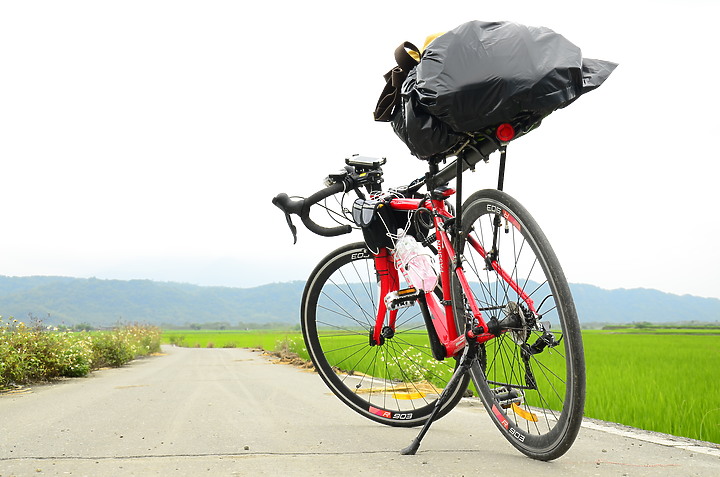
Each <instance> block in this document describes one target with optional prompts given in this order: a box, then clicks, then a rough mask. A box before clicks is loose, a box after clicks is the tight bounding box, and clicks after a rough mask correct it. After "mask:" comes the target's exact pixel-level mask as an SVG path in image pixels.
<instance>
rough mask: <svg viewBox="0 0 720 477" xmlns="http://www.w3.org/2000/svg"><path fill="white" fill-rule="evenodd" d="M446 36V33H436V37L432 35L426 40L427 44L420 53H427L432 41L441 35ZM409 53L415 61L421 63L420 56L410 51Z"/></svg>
mask: <svg viewBox="0 0 720 477" xmlns="http://www.w3.org/2000/svg"><path fill="white" fill-rule="evenodd" d="M444 34H445V32H441V33H435V34H434V35H430V36H428V37H427V38H425V44H424V45H423V47H422V49H421V50H420V53H422V52H423V51H425V49H426V48H427V47H428V45H430V43H432V41H433V40H434V39H435V38H437V37H439V36H440V35H444ZM408 53H409V54H410V56H412V57H413V58H414V59H415V61H420V55H418V54H417V52H415V51H408Z"/></svg>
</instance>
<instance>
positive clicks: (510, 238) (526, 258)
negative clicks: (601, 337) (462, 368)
mask: <svg viewBox="0 0 720 477" xmlns="http://www.w3.org/2000/svg"><path fill="white" fill-rule="evenodd" d="M462 228H463V232H464V234H463V236H464V237H465V243H464V244H463V246H462V247H461V252H462V254H463V258H464V261H463V269H464V271H465V274H466V277H467V280H468V282H469V284H470V293H469V294H470V295H471V296H466V293H464V292H463V290H462V288H461V286H460V284H459V280H458V278H457V277H454V280H453V293H454V299H453V301H454V304H455V309H456V319H457V320H458V326H460V325H464V324H465V322H466V321H470V325H471V327H472V326H475V325H476V321H475V319H474V317H473V315H472V313H471V312H470V306H469V303H470V300H474V301H475V303H476V304H477V308H479V310H480V313H481V314H482V316H483V319H484V320H485V321H486V322H490V323H491V324H492V326H493V333H494V334H495V335H496V337H494V338H492V339H490V340H489V341H487V342H486V343H484V344H482V345H480V348H479V352H478V359H477V360H476V362H475V363H474V365H473V366H472V377H473V381H474V383H475V386H476V387H477V390H478V392H479V394H480V397H481V398H482V401H483V404H484V405H485V408H486V409H487V411H488V413H489V414H490V417H491V418H492V419H493V421H494V423H495V425H496V426H497V427H498V428H499V429H500V431H501V432H502V434H503V435H504V436H505V437H506V438H507V440H508V441H509V442H510V443H511V444H512V445H513V446H515V447H516V448H517V449H519V450H520V451H521V452H523V453H524V454H526V455H527V456H529V457H532V458H534V459H539V460H551V459H555V458H557V457H559V456H561V455H563V454H564V453H565V452H566V451H567V450H568V449H569V448H570V446H571V445H572V443H573V442H574V440H575V437H576V436H577V434H578V431H579V429H580V424H581V421H582V414H583V408H584V403H585V360H584V356H583V345H582V337H581V333H580V325H579V323H578V318H577V313H576V311H575V305H574V304H573V299H572V295H571V294H570V288H569V287H568V283H567V280H566V279H565V275H564V274H563V271H562V269H561V268H560V264H559V262H558V260H557V258H556V256H555V253H554V252H553V250H552V248H551V247H550V244H549V243H548V241H547V239H546V238H545V235H544V234H543V232H542V231H541V230H540V228H539V227H538V225H537V223H536V222H535V221H534V220H533V218H532V217H531V216H530V214H529V213H528V212H527V211H526V210H525V208H524V207H523V206H522V205H520V204H519V203H518V202H517V201H516V200H514V199H513V198H512V197H510V196H509V195H507V194H505V193H503V192H501V191H497V190H485V191H479V192H476V193H475V194H473V195H472V196H470V197H469V198H468V200H467V201H466V205H465V206H464V207H463V215H462ZM466 290H467V289H466Z"/></svg>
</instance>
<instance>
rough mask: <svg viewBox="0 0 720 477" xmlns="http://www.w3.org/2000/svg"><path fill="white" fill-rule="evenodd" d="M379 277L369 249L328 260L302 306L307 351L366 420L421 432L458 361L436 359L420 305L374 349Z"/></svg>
mask: <svg viewBox="0 0 720 477" xmlns="http://www.w3.org/2000/svg"><path fill="white" fill-rule="evenodd" d="M378 290H379V287H378V277H377V272H376V271H375V264H374V260H373V254H372V253H371V252H370V251H369V250H368V248H367V247H366V245H365V244H364V243H362V242H358V243H353V244H349V245H346V246H343V247H340V248H338V249H337V250H335V251H333V252H331V253H330V254H328V255H327V256H326V257H325V258H324V259H323V260H322V261H320V263H319V264H318V265H317V267H316V268H315V269H314V270H313V272H312V273H311V274H310V278H309V279H308V281H307V283H306V286H305V290H304V292H303V297H302V304H301V324H302V331H303V336H304V339H305V345H306V347H307V350H308V353H309V354H310V358H311V359H312V362H313V364H314V365H315V369H316V370H317V372H318V373H319V374H320V376H321V377H322V379H323V380H324V381H325V383H326V384H327V386H328V387H329V388H330V389H331V390H332V392H333V393H334V394H335V395H336V396H337V397H338V398H340V400H341V401H342V402H343V403H345V404H346V405H348V406H349V407H350V408H351V409H353V410H354V411H356V412H358V413H359V414H361V415H363V416H365V417H366V418H368V419H371V420H373V421H375V422H379V423H382V424H385V425H390V426H399V427H413V426H418V425H422V424H423V423H424V422H425V421H426V420H427V418H428V417H429V415H430V413H431V412H432V410H433V408H434V406H435V401H436V400H437V398H438V397H439V394H440V392H441V391H442V389H443V388H444V387H445V385H446V383H447V381H448V380H449V378H450V376H451V375H452V373H453V371H454V369H455V367H457V360H456V359H454V358H445V359H444V360H442V361H438V360H436V359H435V358H433V354H432V351H431V348H430V344H429V339H428V333H427V331H426V328H425V323H424V321H423V318H422V316H421V313H420V309H419V305H418V304H417V303H416V304H414V305H413V306H411V307H409V308H402V309H400V310H399V312H398V317H397V321H396V328H395V330H394V334H393V335H392V336H389V337H387V338H385V340H384V342H383V344H381V345H372V344H371V340H370V330H371V329H372V328H373V326H374V323H375V315H376V310H377V305H378V300H380V299H382V298H383V297H378V296H377V295H378V293H379V292H378ZM468 383H469V376H465V377H464V378H463V381H461V383H460V384H459V385H458V386H457V388H456V389H455V390H453V391H452V394H451V396H450V397H449V399H448V401H447V402H446V403H445V404H444V405H443V407H442V408H441V409H440V410H439V416H440V417H441V416H444V415H445V414H447V413H448V412H449V411H450V410H451V409H452V408H453V407H455V405H456V404H457V403H458V402H459V400H460V399H461V398H462V395H463V394H464V392H465V390H466V389H467V386H468Z"/></svg>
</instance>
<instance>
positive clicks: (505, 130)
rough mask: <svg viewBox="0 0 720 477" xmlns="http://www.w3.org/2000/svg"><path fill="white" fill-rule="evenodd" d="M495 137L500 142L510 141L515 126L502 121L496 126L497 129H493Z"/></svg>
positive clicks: (513, 135)
mask: <svg viewBox="0 0 720 477" xmlns="http://www.w3.org/2000/svg"><path fill="white" fill-rule="evenodd" d="M495 137H497V138H498V139H499V140H500V142H510V141H511V140H512V138H514V137H515V128H513V127H512V125H511V124H508V123H503V124H501V125H500V126H498V128H497V131H495Z"/></svg>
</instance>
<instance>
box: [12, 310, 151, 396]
mask: <svg viewBox="0 0 720 477" xmlns="http://www.w3.org/2000/svg"><path fill="white" fill-rule="evenodd" d="M160 335H161V331H160V329H159V328H155V327H146V326H139V325H133V326H122V327H118V328H116V329H114V330H112V331H96V332H68V331H63V332H59V331H56V330H53V329H48V328H47V327H44V326H42V325H41V324H40V323H35V324H34V325H32V326H27V325H26V324H25V323H23V322H20V321H18V320H14V319H10V320H7V321H5V320H3V319H2V318H0V389H8V388H12V387H14V386H17V385H24V384H30V383H36V382H45V381H50V380H53V379H57V378H61V377H80V376H85V375H87V374H88V373H89V372H91V371H92V370H93V369H98V368H101V367H106V366H122V365H123V364H125V363H127V362H129V361H131V360H132V359H135V358H136V357H138V356H142V355H147V354H150V353H153V352H157V351H159V350H160Z"/></svg>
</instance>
